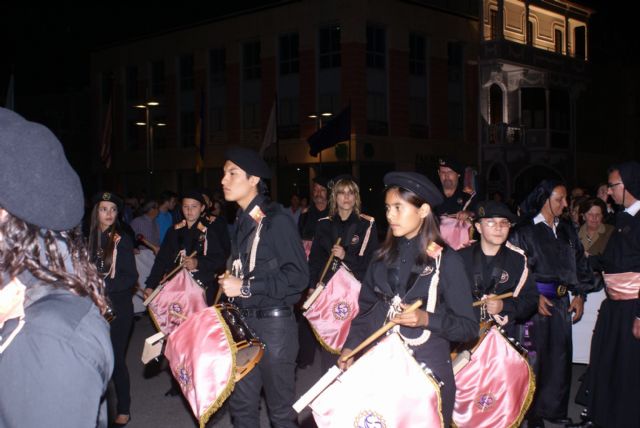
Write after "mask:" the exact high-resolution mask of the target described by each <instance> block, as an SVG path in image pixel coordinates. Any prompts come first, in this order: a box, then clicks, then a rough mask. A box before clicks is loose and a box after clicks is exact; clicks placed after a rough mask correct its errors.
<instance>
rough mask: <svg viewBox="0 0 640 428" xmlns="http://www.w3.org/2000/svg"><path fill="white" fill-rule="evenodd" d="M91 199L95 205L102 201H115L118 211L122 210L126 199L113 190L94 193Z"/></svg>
mask: <svg viewBox="0 0 640 428" xmlns="http://www.w3.org/2000/svg"><path fill="white" fill-rule="evenodd" d="M91 201H92V203H93V205H97V204H99V203H100V202H102V201H105V202H113V203H114V204H116V206H117V207H118V211H122V207H123V205H124V201H123V200H122V198H120V197H119V196H118V195H116V194H115V193H111V192H98V193H96V194H95V195H93V199H92V200H91Z"/></svg>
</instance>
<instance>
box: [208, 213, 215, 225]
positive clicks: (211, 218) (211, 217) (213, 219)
mask: <svg viewBox="0 0 640 428" xmlns="http://www.w3.org/2000/svg"><path fill="white" fill-rule="evenodd" d="M216 218H217V217H216V216H214V215H210V216H207V220H208V221H209V223H213V222H214V221H216Z"/></svg>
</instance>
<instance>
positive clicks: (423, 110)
mask: <svg viewBox="0 0 640 428" xmlns="http://www.w3.org/2000/svg"><path fill="white" fill-rule="evenodd" d="M409 134H410V135H411V136H412V137H416V138H426V137H428V136H429V134H428V128H427V98H426V97H409Z"/></svg>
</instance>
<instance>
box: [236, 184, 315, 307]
mask: <svg viewBox="0 0 640 428" xmlns="http://www.w3.org/2000/svg"><path fill="white" fill-rule="evenodd" d="M256 206H258V207H259V208H260V209H261V210H262V212H263V213H264V218H263V219H262V220H261V221H262V226H261V229H260V235H259V239H260V240H259V241H258V242H259V243H258V246H257V251H256V255H255V267H254V269H253V271H249V265H250V252H251V247H252V245H253V242H254V239H256V233H254V232H256V231H257V227H258V224H259V222H258V221H256V220H254V218H253V217H251V216H250V215H249V213H251V212H252V210H253V209H254V208H255V207H256ZM236 224H237V228H236V232H235V236H234V237H233V241H232V249H231V259H232V260H240V262H241V263H242V273H243V275H244V278H250V290H251V297H249V298H242V297H236V298H235V299H234V303H235V304H237V305H238V306H239V307H241V308H271V307H277V306H283V305H293V304H295V303H297V302H298V300H300V294H301V293H302V291H303V290H304V289H305V288H306V287H307V283H308V282H309V268H308V266H307V258H306V256H305V253H304V249H303V247H302V242H301V241H300V238H299V236H298V234H297V233H296V227H295V225H294V223H293V219H292V218H291V217H290V216H289V215H287V214H286V213H285V212H283V211H282V209H281V207H280V205H278V204H276V203H273V202H271V201H269V200H268V199H267V198H266V197H265V196H262V195H258V196H256V197H255V198H254V199H253V201H251V203H250V204H249V205H248V206H247V209H246V210H242V209H241V210H240V211H239V212H238V218H237V221H236Z"/></svg>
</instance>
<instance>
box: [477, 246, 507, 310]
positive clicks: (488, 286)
mask: <svg viewBox="0 0 640 428" xmlns="http://www.w3.org/2000/svg"><path fill="white" fill-rule="evenodd" d="M504 261H505V249H504V247H501V248H500V250H498V253H497V254H496V255H495V256H494V257H493V260H492V261H491V263H490V264H489V265H490V266H492V268H491V276H490V278H486V279H485V278H484V273H485V263H484V260H483V257H482V248H481V247H480V245H476V246H475V247H474V249H473V283H474V287H473V297H474V299H480V298H481V297H482V296H483V295H485V294H492V293H495V292H496V287H497V286H498V283H499V282H500V277H501V276H502V271H503V268H502V266H504ZM482 308H484V306H482ZM480 312H481V316H480V318H481V319H480V321H485V320H486V319H485V318H486V317H485V315H484V310H483V309H481V310H480Z"/></svg>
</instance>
